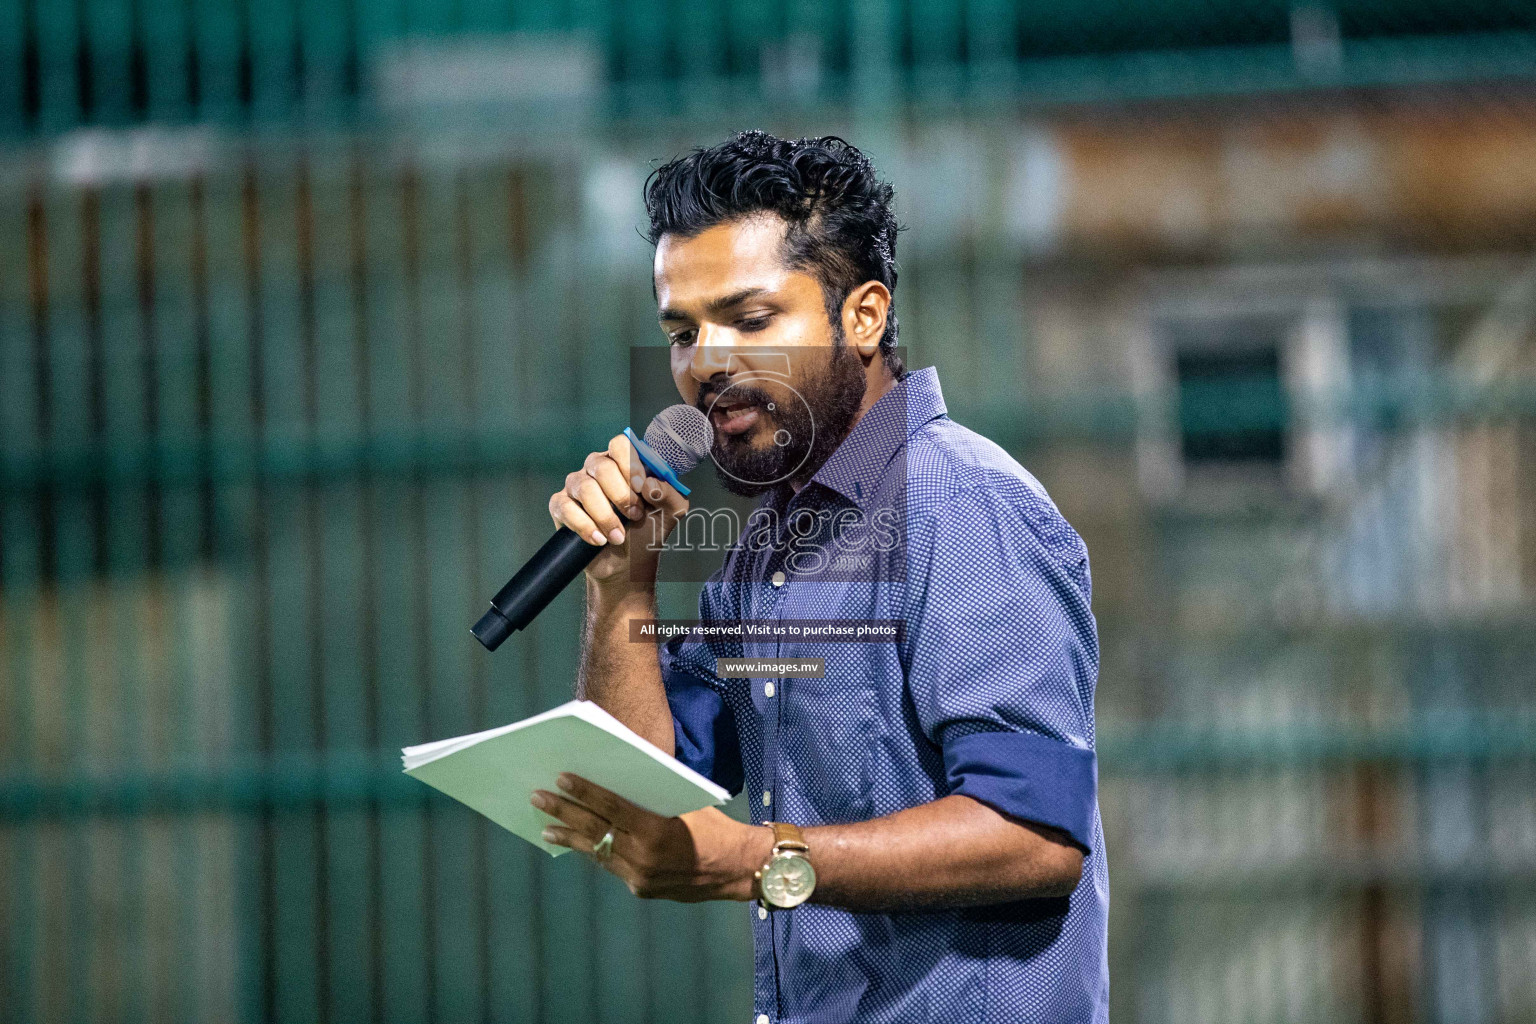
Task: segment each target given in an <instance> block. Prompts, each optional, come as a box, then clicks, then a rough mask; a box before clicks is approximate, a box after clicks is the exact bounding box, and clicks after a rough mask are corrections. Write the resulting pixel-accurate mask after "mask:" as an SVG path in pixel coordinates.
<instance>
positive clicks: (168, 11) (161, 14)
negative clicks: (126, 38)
mask: <svg viewBox="0 0 1536 1024" xmlns="http://www.w3.org/2000/svg"><path fill="white" fill-rule="evenodd" d="M191 17H192V5H191V4H190V3H187V4H143V5H141V6H140V7H139V11H138V20H139V32H138V43H139V46H140V47H141V48H142V49H141V54H142V60H143V67H144V103H145V107H146V108H147V109H146V113H147V115H148V117H149V118H150V119H151V120H153V121H159V122H166V121H181V120H183V119H185V118H186V116H187V115H188V113H190V111H191V105H190V103H189V102H188V101H189V99H190V96H189V95H188V89H189V85H190V68H189V65H188V62H189V59H191V46H190V42H191V35H190V28H191V26H190V24H189V19H190V18H191ZM199 57H201V54H199ZM198 73H199V75H202V73H203V67H202V65H201V62H199V67H198ZM199 81H200V82H201V81H202V79H201V78H200V79H199Z"/></svg>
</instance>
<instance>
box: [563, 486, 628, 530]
mask: <svg viewBox="0 0 1536 1024" xmlns="http://www.w3.org/2000/svg"><path fill="white" fill-rule="evenodd" d="M565 493H566V494H567V495H569V496H570V497H572V498H574V499H576V500H577V501H578V502H580V503H581V507H582V508H583V509H584V510H585V511H586V513H587V516H588V518H590V519H591V520H592V522H594V523H596V524H597V528H598V529H599V530H601V531H602V532H603V536H604V537H605V539H607V540H608V541H610V542H611V543H614V544H622V543H624V522H623V520H621V519H620V518H619V515H618V513H617V512H615V511H614V510H613V502H611V501H609V500H608V495H607V494H605V493H604V492H603V488H602V485H601V484H599V483H598V482H597V481H596V480H594V479H592V478H591V477H590V476H588V475H587V474H586V472H585V471H582V472H579V473H572V474H571V475H570V476H569V477H567V478H566V481H565Z"/></svg>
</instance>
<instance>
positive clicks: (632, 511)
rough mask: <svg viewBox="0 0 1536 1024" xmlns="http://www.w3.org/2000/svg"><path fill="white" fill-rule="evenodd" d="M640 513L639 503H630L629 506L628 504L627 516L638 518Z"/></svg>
mask: <svg viewBox="0 0 1536 1024" xmlns="http://www.w3.org/2000/svg"><path fill="white" fill-rule="evenodd" d="M641 514H642V513H641V511H640V506H639V505H631V506H629V518H631V519H639V518H640V516H641Z"/></svg>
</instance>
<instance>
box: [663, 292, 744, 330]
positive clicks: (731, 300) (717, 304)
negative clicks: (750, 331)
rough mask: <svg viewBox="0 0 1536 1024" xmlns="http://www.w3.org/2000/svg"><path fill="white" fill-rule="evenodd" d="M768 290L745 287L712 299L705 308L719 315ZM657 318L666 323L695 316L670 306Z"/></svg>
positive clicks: (710, 312)
mask: <svg viewBox="0 0 1536 1024" xmlns="http://www.w3.org/2000/svg"><path fill="white" fill-rule="evenodd" d="M767 291H768V289H767V288H762V287H758V288H743V289H742V290H741V291H739V292H732V293H731V294H729V295H722V296H720V298H718V299H710V300H709V301H708V302H706V303H705V304H704V310H705V312H707V313H709V314H711V315H719V314H720V313H721V312H722V311H724V310H728V309H731V308H732V307H734V306H739V305H741V304H742V303H743V302H746V301H747V300H748V299H752V298H756V297H757V296H759V295H762V294H763V293H765V292H767ZM656 319H657V320H660V321H661V322H663V323H666V322H667V321H668V320H691V319H693V318H692V317H690V316H689V315H688V314H687V313H684V312H683V311H682V310H680V309H670V308H668V309H663V310H662V311H661V312H659V313H657V314H656Z"/></svg>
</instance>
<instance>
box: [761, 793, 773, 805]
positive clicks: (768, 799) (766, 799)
mask: <svg viewBox="0 0 1536 1024" xmlns="http://www.w3.org/2000/svg"><path fill="white" fill-rule="evenodd" d="M771 803H773V794H772V793H770V792H768V791H767V790H766V789H765V790H763V806H764V807H767V806H768V805H769V804H771Z"/></svg>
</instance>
